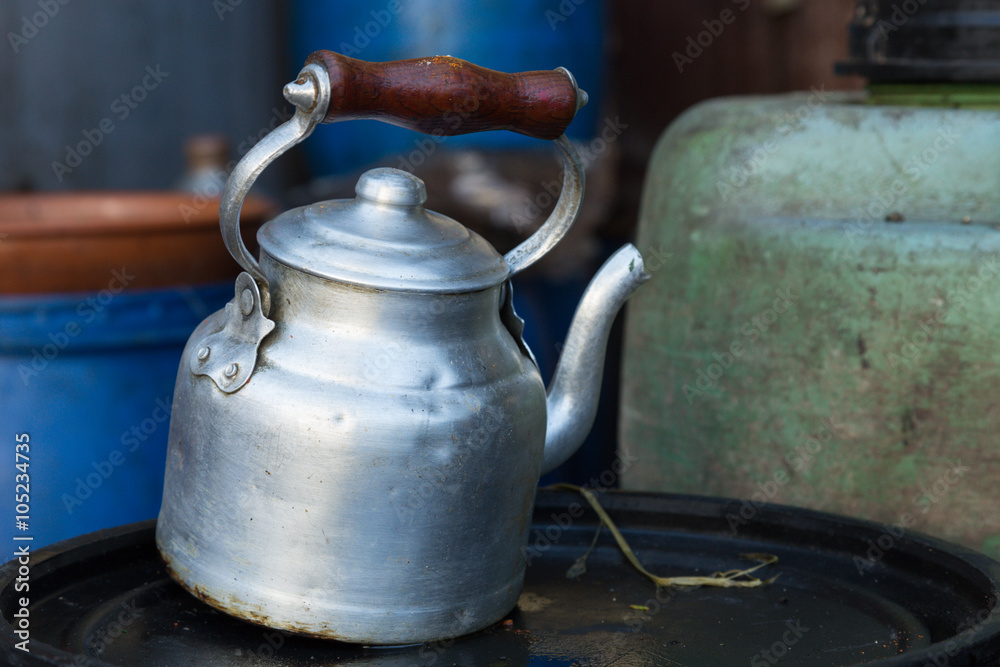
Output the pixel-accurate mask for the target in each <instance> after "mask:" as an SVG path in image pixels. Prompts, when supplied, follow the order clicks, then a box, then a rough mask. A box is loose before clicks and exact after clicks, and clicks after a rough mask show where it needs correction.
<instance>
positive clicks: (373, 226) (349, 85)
mask: <svg viewBox="0 0 1000 667" xmlns="http://www.w3.org/2000/svg"><path fill="white" fill-rule="evenodd" d="M321 53H326V54H327V56H324V57H323V58H325V60H323V59H322V58H321V61H322V63H323V64H322V65H320V64H319V63H313V64H310V65H307V67H306V68H305V69H304V70H303V73H302V75H301V76H300V78H299V80H297V81H296V82H295V83H294V84H289V86H287V87H286V90H285V94H286V97H288V98H289V100H291V101H293V102H294V103H295V104H296V106H297V107H298V111H297V113H296V116H295V117H294V118H292V119H291V120H289V121H288V122H287V123H285V124H284V125H282V126H281V127H279V128H277V129H276V130H275V131H274V132H272V133H271V134H270V135H268V136H267V137H266V138H265V139H264V140H262V141H261V142H260V143H259V144H257V145H256V146H255V147H254V148H253V149H252V150H251V151H250V152H249V153H247V155H246V156H245V157H244V158H243V160H242V161H241V162H240V163H239V164H238V165H237V166H236V168H235V169H234V171H233V174H232V176H231V177H230V179H229V182H228V183H227V186H226V190H225V192H224V193H223V197H222V203H221V206H220V224H221V226H222V234H223V238H224V240H225V241H226V243H227V247H228V248H229V250H230V252H231V253H232V254H233V256H234V258H236V259H237V261H238V262H240V263H241V264H242V265H243V267H244V268H245V269H246V272H245V273H242V274H240V276H239V277H238V278H237V280H236V285H235V294H234V298H233V300H232V301H230V302H229V303H228V304H227V305H226V307H225V309H223V310H220V311H219V312H217V313H215V314H213V315H212V316H211V317H209V318H208V319H206V320H205V321H204V322H202V324H201V325H200V326H199V327H198V328H197V329H196V330H195V331H194V333H193V334H192V336H191V338H190V340H189V341H188V344H187V346H186V347H185V350H184V353H183V356H182V359H181V363H180V368H179V370H178V375H177V383H176V390H175V394H174V405H173V410H172V418H171V424H170V434H169V442H168V452H167V462H166V474H165V481H164V490H163V504H162V508H161V511H160V517H159V521H158V522H157V528H156V542H157V547H158V549H159V551H160V553H161V555H162V557H163V559H164V562H165V563H166V565H167V568H168V571H169V572H170V574H171V576H172V577H173V578H174V579H175V580H176V581H178V582H179V583H180V584H181V585H182V586H184V587H185V588H186V589H187V590H189V591H190V592H191V593H193V594H194V595H196V596H198V597H199V598H201V599H202V600H204V601H205V602H207V603H209V604H211V605H213V606H214V607H216V608H218V609H220V610H222V611H224V612H226V613H229V614H232V615H234V616H236V617H239V618H242V619H245V620H249V621H252V622H256V623H259V624H261V625H265V626H267V627H271V628H276V629H280V630H285V631H289V632H294V633H298V634H303V635H309V636H316V637H322V638H328V639H337V640H341V641H348V642H356V643H363V644H372V645H394V644H408V643H416V642H427V641H435V640H441V639H447V638H452V637H457V636H460V635H464V634H468V633H471V632H474V631H476V630H479V629H482V628H484V627H486V626H488V625H490V624H492V623H495V622H497V621H499V620H500V619H501V618H502V617H503V616H504V615H505V614H506V613H508V612H509V611H510V610H511V609H512V608H513V607H514V605H515V604H516V602H517V599H518V596H519V594H520V590H521V585H522V582H523V579H524V572H525V567H526V546H525V545H526V542H527V537H528V530H529V528H530V521H531V515H532V506H533V504H534V497H535V489H536V487H537V482H538V478H539V476H540V475H541V474H542V473H543V472H546V471H547V470H550V469H552V468H554V467H555V466H557V465H558V464H560V463H561V462H562V461H564V460H565V459H566V458H568V457H569V456H570V455H571V454H572V453H573V452H574V451H575V450H576V449H577V448H578V447H579V445H580V443H581V442H582V441H583V439H584V437H585V436H586V434H587V432H588V431H589V429H590V426H591V424H592V423H593V420H594V413H595V411H596V406H597V396H598V393H599V389H600V382H601V375H602V367H603V362H604V350H605V347H606V344H607V338H608V333H609V330H610V328H611V324H612V322H613V320H614V318H615V316H616V314H617V312H618V311H619V309H620V308H621V307H622V305H623V304H624V303H625V301H626V300H627V299H628V298H629V296H630V295H631V294H632V293H633V292H634V291H635V289H637V288H638V286H639V285H640V284H641V283H642V282H643V281H645V280H646V279H647V278H648V274H646V273H645V272H644V270H643V264H642V257H641V256H640V255H639V253H638V252H637V251H636V249H635V248H634V247H632V246H631V245H626V246H625V247H623V248H622V249H621V250H619V251H618V252H617V253H616V254H615V255H614V256H613V257H612V258H611V259H609V260H608V261H607V262H606V263H605V265H604V267H602V268H601V270H600V271H599V272H598V275H597V276H596V277H595V278H594V280H593V281H592V283H591V285H590V287H588V289H587V291H586V292H585V294H584V296H583V299H582V301H581V303H580V306H579V308H578V310H577V314H576V316H575V317H574V321H573V323H572V324H571V327H570V331H569V334H568V336H567V339H566V343H565V346H564V352H563V355H562V358H561V360H560V363H559V366H558V368H557V370H556V375H555V378H554V379H553V382H552V385H551V386H550V387H549V388H548V390H546V387H545V386H544V384H543V383H542V379H541V376H540V373H539V371H538V368H537V366H536V364H535V362H534V359H533V357H532V355H531V352H530V350H529V349H528V347H527V345H526V344H525V343H524V341H523V339H522V337H521V332H522V330H523V325H524V323H523V321H522V320H521V319H520V318H518V317H517V315H516V313H515V312H514V309H513V305H512V304H513V299H512V287H511V283H510V280H509V278H510V276H511V275H513V274H514V273H516V272H517V271H519V270H521V269H523V268H525V267H526V266H528V265H530V264H531V263H532V262H534V261H535V260H536V259H538V258H539V257H541V256H542V255H543V254H544V253H545V252H547V251H548V249H550V248H551V247H552V246H553V245H554V244H555V243H556V242H557V241H558V240H559V238H561V237H562V235H564V234H565V232H566V230H567V229H568V227H569V225H570V224H571V223H572V221H573V219H574V218H575V216H576V212H577V209H578V207H579V203H580V200H581V198H582V192H583V171H582V166H581V165H580V161H579V158H578V157H577V155H576V153H575V150H574V149H573V147H572V145H571V144H570V143H569V142H568V141H567V140H566V139H565V137H564V136H562V135H559V137H558V138H557V140H556V145H557V146H558V147H559V149H560V151H561V153H562V156H563V162H564V166H565V173H564V180H563V190H562V193H561V194H560V198H559V202H557V205H556V210H555V211H554V212H553V214H552V217H551V218H550V219H549V220H548V221H546V223H545V224H544V225H543V226H542V228H541V229H540V230H539V231H538V232H536V234H535V235H534V236H532V237H530V238H529V239H527V240H526V241H525V242H523V243H522V244H521V245H520V246H518V247H517V248H515V249H513V250H512V251H510V252H508V253H507V254H506V255H500V254H499V253H498V252H497V251H496V250H495V249H494V248H493V247H492V246H490V245H489V244H488V243H487V242H486V241H484V240H483V239H482V238H480V237H479V236H478V235H476V234H475V233H473V232H471V231H470V230H468V229H466V228H465V227H464V226H462V225H461V224H459V223H458V222H456V221H454V220H451V219H450V218H447V217H446V216H442V215H439V214H436V213H433V212H431V211H427V210H426V209H424V208H423V203H424V201H425V199H426V188H425V185H424V183H423V182H422V181H421V180H420V179H419V178H416V177H415V176H413V175H411V174H408V173H406V172H403V171H399V170H396V169H374V170H371V171H369V172H366V173H365V174H364V175H362V177H361V179H360V180H359V181H358V184H357V186H356V188H355V189H356V192H357V197H356V198H354V199H350V200H336V201H327V202H319V203H316V204H312V205H310V206H305V207H301V208H298V209H294V210H292V211H288V212H286V213H283V214H282V215H280V216H278V217H277V218H275V219H274V220H272V221H270V222H268V223H266V224H265V225H264V226H263V227H262V228H261V230H260V231H259V233H258V241H259V245H260V256H259V261H258V259H255V258H253V257H252V256H250V255H249V253H248V252H247V250H246V248H245V247H244V246H243V243H242V240H241V237H240V235H239V224H238V223H239V212H240V206H241V204H242V198H243V197H244V196H245V194H246V192H247V191H248V190H249V188H250V186H251V185H252V183H253V181H254V180H255V179H256V177H257V175H259V174H260V172H261V171H262V169H263V168H264V167H266V166H267V164H268V163H270V161H271V160H273V159H275V158H276V157H277V156H278V155H280V154H281V153H283V152H284V151H285V150H287V148H289V147H290V146H292V145H294V144H295V143H298V142H299V141H301V140H302V139H303V138H305V137H306V136H308V134H309V133H310V132H311V131H312V129H313V127H314V126H315V124H316V123H317V122H318V121H319V120H320V119H323V118H325V117H326V115H327V113H328V112H330V113H333V112H332V111H330V110H331V109H333V108H334V107H335V106H338V105H339V106H340V107H341V108H340V109H339V111H338V113H341V114H348V115H350V114H349V112H348V111H346V110H345V109H344V108H343V107H344V105H345V104H347V103H346V102H344V100H345V99H347V98H350V97H351V94H350V93H351V91H352V90H353V91H354V92H355V93H357V89H359V88H360V89H364V90H363V91H362V92H364V94H361V93H358V95H357V97H358V99H360V100H362V101H360V102H359V101H355V106H357V105H360V104H362V103H363V102H364V100H371V99H378V100H382V102H380V104H382V103H384V105H385V106H386V107H389V108H392V107H393V104H392V97H393V95H392V94H393V93H398V92H399V91H400V90H403V91H411V90H412V88H413V86H414V85H417V86H418V87H419V86H420V85H423V86H425V87H426V86H430V88H429V89H427V90H425V91H424V93H423V94H424V95H426V96H429V97H431V98H433V100H434V104H433V105H432V107H433V111H428V112H427V113H425V114H423V115H419V114H418V116H419V118H418V119H417V120H418V121H419V123H418V125H417V127H416V129H420V130H422V131H428V130H429V129H431V127H439V128H440V127H442V126H441V125H440V124H439V125H436V126H435V125H433V123H435V122H438V121H440V120H441V118H440V117H439V114H440V113H442V112H441V108H442V106H444V107H445V110H446V111H447V108H446V107H447V101H448V100H451V99H453V93H454V89H456V87H457V89H462V87H463V86H464V85H465V83H467V82H465V79H463V77H466V76H471V75H475V76H479V77H482V78H481V80H480V83H482V84H483V85H487V84H490V81H494V80H498V81H500V82H501V83H503V82H505V81H506V82H507V83H510V82H509V81H507V80H506V79H504V78H503V77H514V76H520V77H528V81H529V83H530V81H536V83H537V82H538V81H542V82H543V83H545V82H548V83H545V85H546V86H549V84H551V85H552V86H555V87H556V88H557V89H558V90H561V91H563V92H562V93H560V95H561V97H560V96H556V98H555V99H556V101H557V102H558V101H559V100H562V102H560V104H563V106H565V105H566V104H568V103H569V102H573V104H575V103H576V102H575V101H574V100H575V96H576V95H577V90H576V87H575V82H573V81H572V77H571V76H569V74H568V73H560V72H559V71H556V72H536V73H527V74H524V75H502V74H499V73H496V72H490V71H489V70H481V68H476V67H475V66H473V65H469V64H468V63H464V62H463V61H458V60H455V59H450V58H444V59H440V58H439V59H423V60H420V61H415V62H413V61H402V63H382V64H380V65H381V67H380V68H377V70H374V72H375V73H372V71H370V68H368V69H366V68H367V67H368V64H366V63H362V62H361V61H354V60H352V59H346V58H343V57H342V56H337V55H336V54H329V53H328V52H321ZM413 68H416V72H417V74H414V76H416V77H417V79H419V82H418V83H417V84H413V83H412V81H411V82H409V83H406V85H403V84H398V85H395V86H394V85H393V84H392V82H389V81H385V80H379V81H378V86H377V88H378V90H374V89H370V88H371V85H374V84H371V81H369V80H368V79H366V78H365V77H366V76H367V77H368V78H369V79H370V78H371V77H374V76H376V74H377V75H378V76H383V75H385V73H386V72H387V71H397V73H400V72H401V73H402V74H407V76H409V75H410V74H413ZM365 72H368V74H365ZM470 73H471V74H470ZM402 74H400V76H402ZM431 74H434V76H431ZM497 77H500V78H499V79H498V78H497ZM407 81H409V79H408V80H407ZM442 82H443V83H442ZM449 82H450V83H449ZM463 82H465V83H463ZM522 83H523V81H522ZM369 84H371V85H369ZM452 84H454V85H452ZM491 85H492V84H491ZM505 85H506V84H505ZM519 85H520V84H519ZM538 85H540V84H538ZM538 85H536V86H535V87H536V88H538ZM366 86H367V88H366ZM441 86H444V87H445V88H449V86H452V87H451V88H449V90H451V91H452V93H449V94H448V95H445V96H443V97H442V96H441V95H440V94H439V93H440V91H439V90H438V88H439V87H441ZM466 87H468V86H466ZM550 87H551V86H550ZM515 88H516V91H517V92H516V95H515V93H509V94H511V95H515V97H516V99H519V100H521V101H522V102H523V101H524V98H525V97H528V98H531V97H532V95H529V94H528V93H526V92H525V90H528V89H530V88H531V86H528V89H526V88H525V87H524V86H521V87H515ZM542 88H544V86H543V87H542ZM471 89H474V90H479V88H477V87H476V86H471ZM345 91H346V92H345ZM365 91H367V92H365ZM373 91H374V92H378V95H374V97H373V94H374V93H373ZM334 92H336V94H337V95H338V96H339V97H336V99H334V96H333V93H334ZM529 92H530V91H529ZM535 93H537V95H535V97H536V98H537V99H538V101H535V102H532V103H530V104H527V106H526V107H525V108H526V109H527V112H526V115H524V117H516V118H514V119H513V120H511V119H510V118H507V120H506V121H504V122H510V123H514V125H515V126H517V127H520V128H521V129H526V128H527V129H528V130H530V132H531V133H533V134H535V135H537V134H539V132H541V131H542V130H539V129H538V128H537V127H535V125H533V124H536V125H537V124H538V123H539V122H541V121H540V120H539V119H540V118H542V120H543V121H544V118H543V116H544V114H543V113H541V112H542V111H546V110H548V111H551V110H552V109H553V108H558V107H559V104H556V103H555V102H553V101H552V99H553V98H552V95H551V94H550V93H551V90H549V88H544V90H542V89H541V88H539V89H538V90H535ZM543 93H544V94H543ZM503 94H504V91H503V89H501V90H499V91H498V92H497V93H496V95H497V96H499V97H500V98H502V97H503ZM490 99H493V98H492V97H491V98H490ZM386 100H388V101H386ZM529 101H530V100H529ZM417 102H419V100H410V101H408V102H407V103H406V104H402V105H399V107H400V108H404V109H407V110H412V109H413V108H414V106H415V105H416V104H417ZM463 108H469V105H468V104H466V105H465V107H463ZM355 110H356V109H355ZM382 111H385V109H382ZM380 113H381V111H380ZM393 113H394V114H396V115H394V116H392V118H393V119H394V120H400V116H399V114H401V113H403V112H402V111H399V109H396V110H395V111H393ZM407 113H409V112H407ZM505 113H506V112H505ZM567 118H568V119H571V118H572V114H569V116H568V117H567ZM489 119H492V120H489ZM568 119H567V120H565V122H566V123H568ZM411 120H412V119H411ZM452 120H454V118H452ZM459 120H462V121H463V122H465V121H468V123H470V125H469V127H468V128H466V129H465V130H464V131H474V130H476V129H489V125H490V123H493V124H496V123H498V122H499V121H497V120H496V118H495V116H494V115H491V114H490V113H487V112H486V111H483V112H482V113H480V114H472V113H471V112H466V116H464V117H460V118H459ZM487 120H489V122H487ZM551 122H552V121H551V120H549V121H544V122H541V126H540V127H542V129H543V130H545V131H546V132H549V131H551V128H550V127H549V126H550V125H551ZM428 123H431V125H428ZM500 126H501V127H507V126H506V125H503V124H501V125H500ZM444 127H447V128H449V129H450V130H458V129H462V128H461V127H458V126H455V125H454V123H447V125H445V126H444ZM532 127H534V128H535V129H530V128H532ZM469 128H471V129H469ZM545 128H548V129H545Z"/></svg>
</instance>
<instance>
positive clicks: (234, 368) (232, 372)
mask: <svg viewBox="0 0 1000 667" xmlns="http://www.w3.org/2000/svg"><path fill="white" fill-rule="evenodd" d="M239 372H240V365H239V364H237V363H232V364H229V365H228V366H226V370H225V371H223V374H224V375H225V376H226V377H227V378H230V379H232V378H234V377H236V374H237V373H239Z"/></svg>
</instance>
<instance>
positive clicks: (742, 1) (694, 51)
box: [670, 0, 750, 74]
mask: <svg viewBox="0 0 1000 667" xmlns="http://www.w3.org/2000/svg"><path fill="white" fill-rule="evenodd" d="M731 2H732V3H733V4H734V5H736V8H737V9H738V10H739V11H741V12H745V11H746V10H747V8H749V7H750V0H731ZM736 16H737V14H736V12H735V11H733V10H732V9H731V8H729V7H726V8H725V9H723V10H722V11H721V12H719V16H718V18H714V19H705V20H704V21H702V22H701V23H702V25H703V26H705V29H704V30H702V31H701V32H699V33H698V34H697V35H688V38H687V44H686V45H685V47H684V51H683V52H681V51H674V52H673V53H672V54H670V57H671V58H672V59H673V61H674V66H676V67H677V72H678V73H680V74H683V73H684V68H685V67H687V66H688V65H692V64H694V61H695V60H697V59H698V58H700V57H701V56H702V55H703V54H704V53H705V49H708V48H710V47H711V46H712V44H714V43H715V40H716V39H718V38H719V37H720V36H721V35H722V33H723V32H725V30H726V28H727V27H728V26H730V25H732V24H733V23H735V22H736Z"/></svg>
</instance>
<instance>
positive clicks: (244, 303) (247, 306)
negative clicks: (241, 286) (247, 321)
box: [240, 289, 253, 315]
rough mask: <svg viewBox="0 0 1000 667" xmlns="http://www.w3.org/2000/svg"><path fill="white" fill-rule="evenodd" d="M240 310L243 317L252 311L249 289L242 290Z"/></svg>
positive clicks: (251, 297)
mask: <svg viewBox="0 0 1000 667" xmlns="http://www.w3.org/2000/svg"><path fill="white" fill-rule="evenodd" d="M240 310H242V311H243V314H244V315H249V314H250V313H251V312H252V311H253V292H251V291H250V290H249V289H245V290H243V293H242V294H240Z"/></svg>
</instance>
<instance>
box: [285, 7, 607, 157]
mask: <svg viewBox="0 0 1000 667" xmlns="http://www.w3.org/2000/svg"><path fill="white" fill-rule="evenodd" d="M293 7H294V10H293V16H292V22H291V28H292V39H291V48H292V59H293V62H294V63H295V65H296V71H298V70H297V67H298V66H299V65H301V63H304V62H305V59H306V57H307V56H308V55H309V54H310V53H312V52H313V51H317V50H320V49H328V50H330V51H337V52H339V53H342V54H344V55H346V56H350V57H352V58H358V59H360V60H368V61H376V62H381V61H386V60H401V59H406V58H419V57H424V56H434V55H449V56H454V57H456V58H462V59H463V60H467V61H469V62H472V63H475V64H476V65H481V66H483V67H488V68H490V69H495V70H499V71H503V72H521V71H529V70H539V69H555V68H556V67H565V68H566V69H568V70H569V71H570V72H572V73H573V75H574V76H575V77H576V80H577V83H578V84H579V85H580V87H581V88H583V89H584V90H586V91H587V93H588V94H589V95H590V103H589V104H588V105H587V106H586V107H584V108H583V109H581V110H580V112H579V113H578V114H577V117H576V119H575V120H574V121H573V124H572V125H571V126H570V127H569V129H568V130H567V135H568V136H569V137H570V138H574V139H581V140H585V139H590V138H591V137H593V136H594V134H595V131H596V130H597V129H599V128H598V127H597V125H598V115H599V113H600V106H601V98H602V88H603V63H604V38H603V35H604V24H605V11H604V3H603V1H602V0H504V1H503V2H500V1H498V0H478V1H475V2H465V1H462V2H459V1H458V0H377V1H376V2H367V1H366V2H328V1H326V0H297V1H296V2H295V3H293ZM289 74H290V76H293V75H294V72H290V73H289ZM428 142H429V143H428ZM538 144H539V141H538V140H537V139H531V138H529V137H525V136H521V135H518V134H514V133H512V132H486V133H480V134H473V135H464V136H459V137H447V138H444V137H442V138H431V137H428V136H427V135H422V134H418V133H416V132H412V131H410V130H405V129H402V128H398V127H394V126H390V125H387V124H385V123H381V122H377V121H352V122H351V123H345V124H339V123H338V124H333V125H324V126H321V127H319V128H317V130H316V132H315V133H314V134H313V136H312V137H311V138H310V139H309V141H308V142H306V143H305V150H306V153H307V154H308V156H309V161H310V167H311V170H312V173H313V174H314V175H317V176H319V175H325V174H339V173H345V172H350V171H353V170H356V169H361V168H363V167H365V166H367V165H370V164H372V163H373V162H375V161H377V160H382V159H386V158H389V159H390V166H393V167H397V168H402V169H408V170H410V171H412V168H413V167H419V166H420V164H417V162H419V161H421V160H422V158H423V159H426V157H427V156H428V155H429V154H432V153H433V152H434V151H435V150H437V149H439V148H441V147H442V146H448V147H451V148H457V147H464V148H468V147H470V146H475V147H492V148H518V147H523V146H532V147H537V146H538ZM411 156H414V157H412V158H411ZM397 160H398V164H397ZM411 165H412V166H411Z"/></svg>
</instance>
